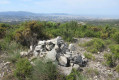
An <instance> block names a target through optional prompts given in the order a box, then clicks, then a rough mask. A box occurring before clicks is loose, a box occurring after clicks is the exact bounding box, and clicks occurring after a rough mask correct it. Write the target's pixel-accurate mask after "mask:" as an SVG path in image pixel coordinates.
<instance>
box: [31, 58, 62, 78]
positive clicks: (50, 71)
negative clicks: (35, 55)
mask: <svg viewBox="0 0 119 80" xmlns="http://www.w3.org/2000/svg"><path fill="white" fill-rule="evenodd" d="M32 78H33V79H32V80H64V76H63V75H61V74H59V73H58V71H57V68H56V65H55V64H53V63H52V62H50V61H49V62H47V63H46V62H43V61H41V60H36V61H35V66H34V71H33V77H32Z"/></svg>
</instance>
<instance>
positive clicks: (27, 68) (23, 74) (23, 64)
mask: <svg viewBox="0 0 119 80" xmlns="http://www.w3.org/2000/svg"><path fill="white" fill-rule="evenodd" d="M32 70H33V67H32V65H31V63H30V62H29V61H28V59H26V58H21V59H19V60H18V62H17V63H16V70H15V71H14V74H15V76H16V77H17V78H18V79H19V80H26V79H27V78H30V77H31V74H32Z"/></svg>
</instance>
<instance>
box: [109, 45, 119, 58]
mask: <svg viewBox="0 0 119 80" xmlns="http://www.w3.org/2000/svg"><path fill="white" fill-rule="evenodd" d="M110 49H111V52H112V53H113V55H114V57H115V59H119V45H118V44H117V45H112V46H110Z"/></svg>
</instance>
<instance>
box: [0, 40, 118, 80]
mask: <svg viewBox="0 0 119 80" xmlns="http://www.w3.org/2000/svg"><path fill="white" fill-rule="evenodd" d="M90 40H91V38H78V39H76V42H74V43H73V45H74V47H75V51H76V52H78V53H79V54H80V55H82V57H83V54H84V53H85V52H87V51H86V49H85V48H84V47H81V46H79V43H85V42H88V41H90ZM52 46H53V45H52ZM47 47H48V51H50V48H51V46H47ZM52 51H53V50H52ZM52 51H51V52H52ZM109 51H110V50H109V49H105V50H104V51H103V52H98V53H97V54H93V56H95V60H88V62H87V65H86V66H85V67H80V69H82V71H81V73H82V74H84V75H85V76H87V77H88V80H119V74H118V73H117V72H116V71H115V70H114V69H113V68H109V67H107V66H105V65H104V64H103V62H104V57H103V55H104V53H106V52H109ZM48 53H50V52H48ZM87 53H88V52H87ZM26 54H27V53H26ZM37 55H38V53H37V52H35V56H37ZM52 55H54V54H52ZM46 56H48V57H49V55H46ZM65 56H68V55H65ZM40 57H41V56H40ZM51 57H54V56H51ZM60 58H61V59H63V61H61V62H60V63H61V64H62V65H63V66H61V65H58V68H59V69H60V72H62V73H64V74H66V75H67V74H69V73H70V72H71V70H72V68H78V67H79V66H78V65H77V64H74V66H68V67H66V63H67V61H64V60H65V59H66V58H64V57H59V59H60ZM71 65H72V63H71ZM12 67H13V66H12V64H11V63H10V62H8V61H7V60H6V55H5V54H1V53H0V80H2V77H4V76H7V74H9V73H11V72H12Z"/></svg>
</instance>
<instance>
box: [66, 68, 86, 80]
mask: <svg viewBox="0 0 119 80" xmlns="http://www.w3.org/2000/svg"><path fill="white" fill-rule="evenodd" d="M66 80H87V79H86V77H85V76H83V75H82V74H81V73H80V72H79V71H77V70H75V69H72V72H71V73H70V75H68V76H66Z"/></svg>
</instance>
